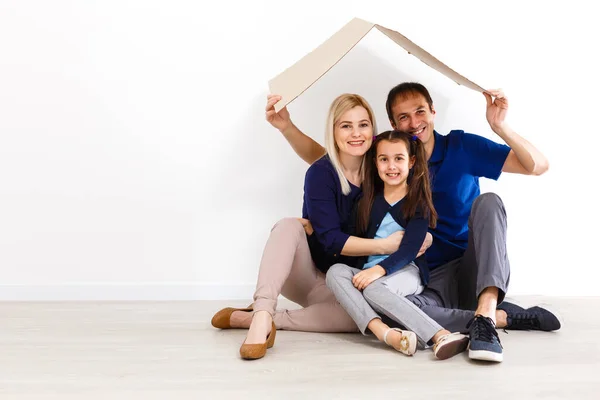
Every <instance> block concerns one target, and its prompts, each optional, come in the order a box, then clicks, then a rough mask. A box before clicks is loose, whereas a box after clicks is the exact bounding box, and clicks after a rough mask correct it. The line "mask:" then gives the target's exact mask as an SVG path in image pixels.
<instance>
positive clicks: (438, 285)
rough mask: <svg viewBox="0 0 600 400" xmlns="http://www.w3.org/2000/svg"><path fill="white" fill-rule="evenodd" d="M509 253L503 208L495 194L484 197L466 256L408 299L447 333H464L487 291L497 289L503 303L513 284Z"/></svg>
mask: <svg viewBox="0 0 600 400" xmlns="http://www.w3.org/2000/svg"><path fill="white" fill-rule="evenodd" d="M434 240H435V239H434ZM506 253H507V252H506V210H505V209H504V204H503V203H502V200H501V199H500V197H498V195H496V194H494V193H485V194H482V195H480V196H479V197H477V198H476V199H475V201H474V202H473V207H472V208H471V215H470V216H469V243H468V247H467V250H466V251H465V254H464V255H463V256H462V257H461V258H459V259H456V260H453V261H450V262H449V263H447V264H444V265H442V266H440V267H438V268H436V269H435V270H433V271H431V276H430V280H429V284H428V285H427V288H426V289H425V290H424V291H423V292H422V293H420V294H417V295H410V296H408V297H407V299H408V300H410V301H412V302H413V303H414V304H416V305H417V306H418V307H419V308H420V309H421V310H423V311H424V312H425V313H426V314H427V315H429V316H430V317H431V318H432V319H434V320H435V321H436V322H437V323H439V324H440V325H441V326H443V327H444V328H445V329H447V330H449V331H451V332H456V331H465V330H466V326H467V324H468V322H469V321H470V320H471V319H472V318H473V317H474V316H475V313H474V310H475V309H476V308H477V301H478V298H479V295H480V294H481V292H482V291H483V290H484V289H485V288H487V287H496V288H498V304H500V303H501V302H502V301H503V300H504V296H505V294H506V291H507V289H508V283H509V280H510V264H509V261H508V256H507V254H506Z"/></svg>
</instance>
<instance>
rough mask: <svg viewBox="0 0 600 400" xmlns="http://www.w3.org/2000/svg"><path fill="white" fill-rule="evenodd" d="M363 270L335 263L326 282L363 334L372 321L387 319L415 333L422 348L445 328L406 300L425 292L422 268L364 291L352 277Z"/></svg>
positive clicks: (412, 266) (405, 270)
mask: <svg viewBox="0 0 600 400" xmlns="http://www.w3.org/2000/svg"><path fill="white" fill-rule="evenodd" d="M360 271H361V270H360V269H356V268H352V267H349V266H347V265H345V264H335V265H333V266H332V267H331V268H330V269H329V271H327V276H326V279H325V281H326V282H327V286H328V287H329V289H331V291H332V292H333V294H334V295H335V297H336V299H337V300H338V302H339V303H340V305H341V306H342V307H343V308H344V310H346V312H347V313H348V315H350V317H351V318H352V319H353V320H354V322H356V325H357V326H358V328H359V329H360V331H361V332H362V333H363V334H367V325H368V324H369V322H371V321H372V320H373V319H375V318H378V319H381V316H385V317H387V318H388V319H390V320H391V321H393V322H395V324H394V325H399V326H402V327H404V328H405V329H408V330H411V331H413V332H415V334H416V335H417V337H418V339H419V344H420V347H421V348H423V347H425V346H426V344H427V342H428V341H429V340H430V339H431V338H432V337H433V335H434V334H435V333H436V332H438V331H440V330H441V329H443V328H442V327H441V326H440V325H438V324H437V323H436V322H435V321H434V320H433V319H431V318H430V317H429V316H427V314H425V313H424V312H423V311H421V310H420V309H419V308H418V307H417V306H416V305H415V304H413V303H412V302H411V301H410V300H408V299H406V297H405V296H407V295H411V294H418V293H420V292H421V291H422V290H423V285H422V284H421V277H420V275H419V269H418V267H417V266H416V265H415V264H414V263H410V264H409V265H407V266H405V267H404V268H402V269H401V270H400V271H398V272H396V273H394V274H392V275H389V276H384V277H382V278H379V279H377V280H376V281H374V282H373V283H371V284H370V285H369V286H367V287H366V288H365V289H364V290H363V291H362V292H361V291H359V290H358V289H356V288H355V287H354V285H353V284H352V278H353V277H354V275H356V274H358V273H359V272H360Z"/></svg>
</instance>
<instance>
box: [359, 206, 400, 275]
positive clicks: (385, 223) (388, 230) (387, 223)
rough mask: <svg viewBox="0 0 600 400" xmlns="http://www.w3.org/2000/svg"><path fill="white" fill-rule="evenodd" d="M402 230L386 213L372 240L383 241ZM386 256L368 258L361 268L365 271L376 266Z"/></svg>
mask: <svg viewBox="0 0 600 400" xmlns="http://www.w3.org/2000/svg"><path fill="white" fill-rule="evenodd" d="M396 203H397V202H396ZM396 203H394V204H390V205H391V206H393V205H395V204H396ZM403 230H404V228H403V227H402V225H400V224H398V223H397V222H396V221H395V220H394V217H392V215H391V214H390V213H389V212H388V213H386V214H385V217H383V220H382V221H381V224H380V225H379V229H377V232H376V233H375V237H374V239H383V238H386V237H388V236H390V235H391V234H392V233H394V232H398V231H403ZM388 256H389V254H378V255H376V256H369V258H368V259H367V262H366V263H365V265H364V266H363V269H367V268H371V267H374V266H376V265H377V264H379V263H380V262H382V261H383V260H385V259H386V258H388Z"/></svg>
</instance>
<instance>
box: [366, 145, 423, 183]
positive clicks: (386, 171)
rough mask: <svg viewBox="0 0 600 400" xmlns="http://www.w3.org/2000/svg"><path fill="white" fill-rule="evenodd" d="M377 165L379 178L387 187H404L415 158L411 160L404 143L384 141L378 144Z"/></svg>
mask: <svg viewBox="0 0 600 400" xmlns="http://www.w3.org/2000/svg"><path fill="white" fill-rule="evenodd" d="M375 164H376V165H377V172H378V173H379V177H380V178H381V180H382V181H383V183H384V184H385V185H391V186H397V185H404V184H405V183H406V180H407V178H408V173H409V171H410V169H411V168H412V166H413V164H414V158H413V157H410V158H409V156H408V149H407V148H406V144H405V143H404V142H403V141H397V142H390V141H389V140H382V141H381V142H380V143H377V158H376V161H375Z"/></svg>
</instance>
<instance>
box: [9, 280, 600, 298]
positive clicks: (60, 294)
mask: <svg viewBox="0 0 600 400" xmlns="http://www.w3.org/2000/svg"><path fill="white" fill-rule="evenodd" d="M255 288H256V283H247V284H241V283H240V284H215V283H213V284H211V283H183V282H167V283H109V282H104V283H85V282H83V283H71V284H56V285H27V284H2V285H0V301H195V300H250V299H252V295H253V294H254V290H255ZM597 295H598V294H597V293H586V292H583V291H579V292H577V293H570V292H568V291H562V292H556V291H553V292H545V291H537V292H524V291H512V290H511V291H510V293H509V294H508V297H512V296H517V297H523V296H526V297H540V296H551V297H573V296H574V297H586V296H597Z"/></svg>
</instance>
